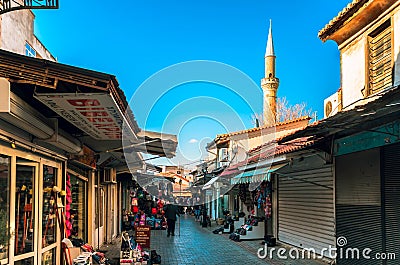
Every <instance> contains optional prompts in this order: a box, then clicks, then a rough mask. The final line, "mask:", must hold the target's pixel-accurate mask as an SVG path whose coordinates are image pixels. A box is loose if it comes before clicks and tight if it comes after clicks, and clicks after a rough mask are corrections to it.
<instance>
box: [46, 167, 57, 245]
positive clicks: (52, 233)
mask: <svg viewBox="0 0 400 265" xmlns="http://www.w3.org/2000/svg"><path fill="white" fill-rule="evenodd" d="M54 186H57V169H56V168H53V167H50V166H46V165H45V166H43V208H42V209H43V210H42V248H44V247H46V246H48V245H51V244H53V243H55V242H56V240H57V236H56V231H57V215H56V210H57V195H56V194H55V193H54V192H53V187H54Z"/></svg>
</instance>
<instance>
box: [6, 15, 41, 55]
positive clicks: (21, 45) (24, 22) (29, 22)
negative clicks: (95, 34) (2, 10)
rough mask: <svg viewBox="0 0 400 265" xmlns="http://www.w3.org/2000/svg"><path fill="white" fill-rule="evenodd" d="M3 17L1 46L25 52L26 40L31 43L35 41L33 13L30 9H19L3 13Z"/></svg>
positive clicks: (21, 52) (12, 50) (17, 51)
mask: <svg viewBox="0 0 400 265" xmlns="http://www.w3.org/2000/svg"><path fill="white" fill-rule="evenodd" d="M1 18H2V19H1V23H2V27H1V29H2V32H1V48H2V49H4V50H7V51H11V52H15V53H19V54H25V41H28V42H29V43H30V44H31V43H32V42H33V19H34V15H33V13H32V12H31V11H30V10H18V11H13V12H9V13H6V14H3V15H1ZM31 45H32V44H31Z"/></svg>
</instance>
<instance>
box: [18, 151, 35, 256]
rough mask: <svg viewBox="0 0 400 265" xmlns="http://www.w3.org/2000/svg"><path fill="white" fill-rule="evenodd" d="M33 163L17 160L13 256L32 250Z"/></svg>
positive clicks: (33, 228) (33, 223)
mask: <svg viewBox="0 0 400 265" xmlns="http://www.w3.org/2000/svg"><path fill="white" fill-rule="evenodd" d="M36 169H37V167H36V166H35V165H34V163H29V162H25V161H23V160H22V159H21V161H18V160H17V174H16V176H17V177H16V194H15V198H16V203H15V215H16V218H15V254H16V255H19V254H24V253H28V252H32V251H33V250H34V244H33V240H34V234H35V231H34V230H35V219H34V205H35V204H34V190H33V188H34V179H35V173H36Z"/></svg>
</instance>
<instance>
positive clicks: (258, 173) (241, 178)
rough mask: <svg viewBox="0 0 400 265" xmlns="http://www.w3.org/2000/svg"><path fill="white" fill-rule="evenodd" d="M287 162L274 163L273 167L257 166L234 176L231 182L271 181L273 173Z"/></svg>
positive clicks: (233, 183)
mask: <svg viewBox="0 0 400 265" xmlns="http://www.w3.org/2000/svg"><path fill="white" fill-rule="evenodd" d="M286 165H287V163H285V164H279V165H273V166H271V167H269V168H268V167H264V168H257V169H254V170H250V171H244V172H241V173H240V174H239V175H237V176H235V177H233V178H232V179H231V184H232V185H235V184H243V183H253V182H262V181H269V180H270V179H271V173H273V172H275V171H276V170H278V169H280V168H281V167H283V166H286Z"/></svg>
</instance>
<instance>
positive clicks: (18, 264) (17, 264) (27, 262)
mask: <svg viewBox="0 0 400 265" xmlns="http://www.w3.org/2000/svg"><path fill="white" fill-rule="evenodd" d="M14 265H33V258H28V259H23V260H19V261H14Z"/></svg>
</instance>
